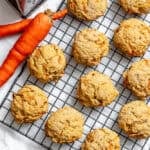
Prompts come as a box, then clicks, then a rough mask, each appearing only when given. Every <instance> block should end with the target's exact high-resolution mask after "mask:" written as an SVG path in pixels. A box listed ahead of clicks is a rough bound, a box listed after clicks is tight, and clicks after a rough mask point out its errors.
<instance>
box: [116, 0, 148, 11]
mask: <svg viewBox="0 0 150 150" xmlns="http://www.w3.org/2000/svg"><path fill="white" fill-rule="evenodd" d="M119 3H120V5H121V6H122V8H123V9H124V10H125V11H126V12H128V13H129V14H143V13H144V14H146V13H148V12H150V0H119Z"/></svg>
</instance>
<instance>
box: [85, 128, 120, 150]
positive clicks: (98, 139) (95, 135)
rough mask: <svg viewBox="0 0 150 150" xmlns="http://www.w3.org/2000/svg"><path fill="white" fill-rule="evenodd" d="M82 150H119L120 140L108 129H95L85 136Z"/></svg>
mask: <svg viewBox="0 0 150 150" xmlns="http://www.w3.org/2000/svg"><path fill="white" fill-rule="evenodd" d="M82 150H120V139H119V137H118V135H117V134H116V133H115V132H114V131H112V130H110V129H108V128H101V129H95V130H93V131H92V132H90V133H89V134H88V135H87V138H86V140H85V142H84V143H83V144H82Z"/></svg>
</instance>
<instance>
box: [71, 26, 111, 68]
mask: <svg viewBox="0 0 150 150" xmlns="http://www.w3.org/2000/svg"><path fill="white" fill-rule="evenodd" d="M108 51H109V42H108V39H107V37H106V36H105V35H104V34H103V33H101V32H99V31H98V30H96V29H90V28H87V29H83V30H82V31H80V32H78V33H77V34H76V35H75V38H74V43H73V48H72V54H73V57H74V58H75V60H76V61H77V62H78V63H80V64H84V65H87V66H94V65H97V64H98V63H99V62H100V59H101V58H102V57H104V56H106V55H107V54H108Z"/></svg>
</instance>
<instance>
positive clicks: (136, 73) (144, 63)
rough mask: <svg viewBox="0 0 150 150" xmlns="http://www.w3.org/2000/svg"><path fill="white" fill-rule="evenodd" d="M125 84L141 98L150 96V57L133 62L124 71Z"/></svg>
mask: <svg viewBox="0 0 150 150" xmlns="http://www.w3.org/2000/svg"><path fill="white" fill-rule="evenodd" d="M123 84H124V86H125V87H127V88H128V89H129V90H131V91H132V92H133V94H134V95H135V96H137V97H138V98H140V99H145V98H147V97H148V96H150V59H142V60H140V61H138V62H135V63H133V64H132V65H131V66H130V68H129V69H128V70H126V71H125V72H124V73H123Z"/></svg>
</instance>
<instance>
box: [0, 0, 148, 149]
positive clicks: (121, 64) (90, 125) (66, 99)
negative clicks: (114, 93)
mask: <svg viewBox="0 0 150 150" xmlns="http://www.w3.org/2000/svg"><path fill="white" fill-rule="evenodd" d="M65 6H66V2H63V3H62V4H61V6H60V8H59V9H62V8H64V7H65ZM128 17H131V16H128V15H127V14H125V13H124V12H123V11H122V9H121V8H120V6H119V4H118V3H117V1H116V0H110V1H109V7H108V10H107V12H106V14H105V16H103V17H101V18H99V19H98V20H97V21H94V22H90V23H89V22H80V21H78V20H76V19H74V18H73V17H72V16H70V15H68V16H66V17H65V18H64V19H62V20H60V21H57V22H55V24H54V27H53V28H52V30H51V31H50V33H49V34H48V35H47V37H46V38H45V40H44V41H43V42H42V44H46V43H55V44H58V45H59V46H60V47H61V48H62V49H64V53H65V55H66V58H67V62H68V63H67V67H66V70H65V75H64V76H63V77H62V78H61V79H60V80H59V82H58V83H48V84H43V83H40V82H39V81H38V80H37V79H35V78H34V77H33V76H30V74H29V72H28V68H26V65H25V66H24V68H23V70H22V72H21V74H20V75H19V76H18V78H16V80H15V82H14V84H13V86H12V87H11V89H10V90H9V92H8V94H7V96H6V98H5V99H4V101H3V103H2V105H1V109H0V114H1V115H0V121H1V122H2V123H3V124H5V125H7V126H9V127H10V128H12V129H14V130H16V131H17V132H19V133H20V134H22V135H24V136H26V137H28V138H29V139H31V140H33V141H35V142H36V143H38V144H40V145H42V146H44V147H46V148H48V149H53V150H57V149H61V150H68V149H72V150H77V149H80V146H81V144H82V142H83V141H84V139H85V137H86V135H87V134H88V133H89V132H90V130H92V129H94V128H100V127H108V128H110V129H112V130H114V131H116V132H117V133H118V134H119V136H120V138H121V146H122V149H123V150H149V149H150V145H148V143H149V140H134V139H129V138H128V137H127V136H126V135H125V134H124V133H123V132H122V131H121V130H120V129H119V128H118V126H117V121H116V120H117V116H118V112H119V110H120V108H121V107H122V106H123V105H124V104H125V103H127V102H128V101H130V100H132V99H134V97H133V96H132V94H131V93H130V92H129V91H128V90H127V89H125V88H124V87H123V85H122V73H123V71H124V70H125V69H127V68H128V67H129V65H130V64H131V63H132V62H134V61H135V60H138V59H141V58H133V59H130V58H128V57H125V56H123V55H122V54H121V53H120V52H119V51H117V50H116V49H115V48H114V47H113V44H112V37H113V31H114V29H115V28H116V27H117V26H118V25H119V23H120V22H121V21H122V20H123V19H125V18H128ZM134 17H135V16H134ZM140 18H141V19H143V20H145V21H146V22H148V23H150V15H147V16H141V17H140ZM85 27H92V28H96V29H98V30H100V31H102V32H103V33H105V34H106V36H107V37H108V38H109V39H110V44H111V47H110V53H109V55H108V56H107V57H105V58H103V59H102V61H101V63H100V64H99V65H98V66H96V67H85V66H82V65H79V64H77V63H76V62H75V61H74V59H73V58H72V56H71V46H72V41H73V36H74V34H75V33H76V31H79V30H81V29H83V28H85ZM149 56H150V51H149V50H148V51H147V53H146V54H145V56H144V57H146V58H147V57H149ZM93 69H94V70H98V71H100V72H103V73H105V74H107V75H108V76H110V77H111V79H112V80H113V82H114V84H115V85H116V87H117V88H118V90H119V92H120V96H119V97H118V99H117V100H116V101H114V102H113V103H112V104H110V105H109V106H107V107H100V108H95V109H90V108H86V107H83V106H82V105H80V104H79V103H78V101H77V100H76V98H75V92H76V84H77V82H78V79H79V78H80V77H81V75H82V74H85V73H87V72H88V71H90V70H93ZM27 83H31V84H34V85H37V86H39V87H40V88H42V89H43V90H44V91H45V92H46V93H47V95H48V97H49V112H48V113H47V114H45V115H44V116H43V117H42V118H41V119H40V120H38V121H36V122H34V123H33V124H27V125H25V124H22V125H18V124H16V123H15V122H14V120H13V117H12V116H11V113H10V103H11V101H12V94H13V93H14V92H17V90H18V89H20V88H21V87H22V86H24V85H25V84H27ZM64 105H69V106H72V107H74V108H75V109H77V110H78V111H80V112H82V113H83V114H84V116H85V126H84V133H83V137H82V138H81V139H80V140H78V141H76V142H74V143H71V144H63V145H60V144H55V143H53V142H51V140H50V139H49V138H48V137H46V136H45V133H44V123H45V121H46V120H47V118H48V116H49V115H50V114H51V112H53V111H56V110H57V109H58V108H61V107H63V106H64Z"/></svg>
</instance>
